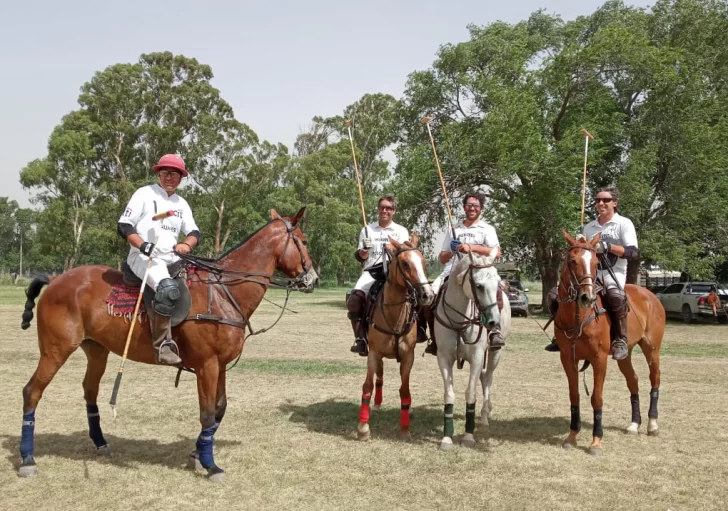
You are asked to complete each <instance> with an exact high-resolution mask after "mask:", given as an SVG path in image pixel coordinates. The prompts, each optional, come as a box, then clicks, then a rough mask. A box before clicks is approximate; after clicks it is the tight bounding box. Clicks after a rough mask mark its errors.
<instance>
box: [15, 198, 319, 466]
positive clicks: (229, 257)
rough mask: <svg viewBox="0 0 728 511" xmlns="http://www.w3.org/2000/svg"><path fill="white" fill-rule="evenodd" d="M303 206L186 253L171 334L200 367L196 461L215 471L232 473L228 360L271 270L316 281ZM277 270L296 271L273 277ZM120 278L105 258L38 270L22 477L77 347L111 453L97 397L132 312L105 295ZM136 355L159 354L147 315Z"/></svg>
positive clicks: (307, 283)
mask: <svg viewBox="0 0 728 511" xmlns="http://www.w3.org/2000/svg"><path fill="white" fill-rule="evenodd" d="M304 210H305V208H301V210H300V211H299V212H298V213H297V214H296V215H295V216H294V217H293V218H290V219H289V218H284V217H281V216H280V215H278V213H276V211H275V210H271V218H272V220H271V221H270V222H269V223H268V224H266V225H265V226H264V227H262V228H261V229H259V230H258V231H257V232H255V233H253V234H252V235H251V236H250V237H249V238H248V239H247V241H245V242H244V243H241V244H240V245H238V246H236V247H235V248H233V249H231V250H229V251H228V252H226V253H225V254H223V255H222V256H220V257H219V258H218V259H217V260H215V261H212V260H204V259H197V258H194V257H189V256H184V257H185V259H187V261H188V264H189V265H190V268H191V275H192V278H191V282H190V284H189V289H190V294H191V297H192V305H191V308H190V315H189V316H188V317H187V319H186V320H185V321H184V322H182V323H181V324H180V325H178V326H177V327H175V328H174V329H173V336H174V338H175V339H176V340H177V343H178V345H179V351H180V353H179V355H180V357H181V358H182V361H183V364H184V366H185V367H187V368H190V369H193V370H194V372H195V374H196V375H197V392H198V395H199V403H200V423H201V425H202V432H201V433H200V436H199V437H198V440H197V444H196V449H195V451H194V452H193V453H192V454H191V456H193V457H194V460H191V461H196V462H197V463H198V464H199V465H201V466H202V467H203V468H205V469H206V470H207V474H208V476H209V477H210V478H211V479H213V480H219V479H222V478H223V477H224V472H223V470H222V469H220V468H219V467H217V466H216V465H215V461H214V458H213V436H214V433H215V431H216V430H217V428H218V426H219V425H220V421H222V418H223V416H224V415H225V408H226V406H227V397H226V392H225V371H226V366H227V364H228V363H229V362H231V361H233V360H235V359H236V357H238V356H239V355H240V354H241V353H242V350H243V344H244V342H245V328H246V326H247V327H248V328H250V323H249V318H250V316H251V315H252V314H253V312H254V311H255V309H256V308H257V307H258V305H259V304H260V302H261V300H262V299H263V295H264V294H265V292H266V289H267V288H268V287H269V286H271V285H273V281H272V280H271V279H279V280H283V281H285V282H288V287H289V288H290V289H296V290H302V291H308V292H310V291H313V286H314V284H315V282H316V280H317V277H316V273H315V272H314V271H313V269H312V268H311V259H310V258H309V255H308V251H307V249H306V237H305V235H304V234H303V232H302V231H301V229H300V228H299V227H298V222H299V220H300V219H301V218H302V216H303V213H304ZM275 270H279V271H281V272H283V273H284V274H286V275H287V276H288V278H286V279H281V278H280V277H277V276H274V275H273V273H274V271H275ZM121 281H122V273H121V272H119V271H116V270H113V269H111V268H108V267H106V266H79V267H77V268H73V269H71V270H69V271H68V272H66V273H63V274H62V275H60V276H58V277H55V278H53V280H52V281H50V280H49V279H48V278H47V277H38V278H36V279H34V280H33V281H32V282H31V284H30V286H29V288H28V290H27V291H26V294H27V296H28V302H27V303H26V306H25V309H26V311H25V312H24V313H23V324H22V327H23V328H24V329H25V328H28V327H29V326H30V321H31V319H32V318H33V313H32V309H33V307H34V305H35V303H34V301H35V299H36V298H37V297H38V295H39V294H40V291H41V288H42V287H43V286H44V285H46V284H49V282H50V284H49V285H48V288H47V289H46V290H45V292H44V293H43V295H42V296H41V297H40V300H39V301H38V311H37V315H38V321H37V323H38V344H39V348H40V360H39V361H38V368H37V369H36V371H35V373H34V374H33V376H32V377H31V378H30V381H29V382H28V384H27V385H26V386H25V388H24V389H23V413H24V415H23V428H22V437H21V443H20V454H21V457H22V464H21V466H20V468H19V473H20V475H21V476H33V475H35V474H36V473H37V467H36V463H35V460H34V458H33V454H34V445H33V444H34V438H33V434H34V428H35V410H36V407H37V406H38V401H40V399H41V396H42V395H43V391H44V390H45V388H46V386H48V384H49V383H50V382H51V380H52V379H53V377H54V376H55V374H56V372H57V371H58V369H60V367H61V366H62V365H63V364H64V363H65V362H66V360H67V359H68V357H69V356H70V355H71V353H73V352H74V351H75V350H76V349H77V348H78V347H79V346H80V347H81V348H82V349H83V350H84V352H85V353H86V357H87V359H88V366H87V369H86V376H85V378H84V380H83V389H84V398H85V400H86V409H87V414H88V421H89V434H90V436H91V439H92V440H93V441H94V443H95V444H96V447H97V449H98V452H99V454H109V453H110V450H109V446H108V444H107V443H106V440H105V439H104V436H103V433H102V431H101V426H100V419H99V411H98V406H97V403H96V398H97V396H98V394H99V382H100V381H101V377H102V376H103V374H104V371H105V369H106V360H107V357H108V356H109V352H110V351H113V352H114V353H116V354H117V355H121V353H122V352H123V350H124V345H125V341H126V336H127V333H128V329H129V324H128V322H127V321H125V320H124V319H123V318H120V317H115V316H112V315H110V314H109V312H108V310H107V305H106V303H105V298H106V297H107V296H108V295H109V292H110V290H111V289H112V287H113V286H115V285H118V284H119V283H120V282H121ZM251 331H252V329H251ZM129 358H130V359H131V360H135V361H137V362H144V363H147V364H154V363H155V358H154V349H153V347H152V342H151V333H150V329H149V328H148V327H147V326H146V324H145V325H144V327H142V326H141V325H139V328H135V329H134V332H133V336H132V339H131V343H130V348H129ZM151 404H152V403H150V405H151Z"/></svg>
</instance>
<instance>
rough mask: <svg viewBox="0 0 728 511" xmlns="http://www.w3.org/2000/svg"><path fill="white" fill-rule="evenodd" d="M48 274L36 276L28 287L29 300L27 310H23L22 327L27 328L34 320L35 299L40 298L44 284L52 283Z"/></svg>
mask: <svg viewBox="0 0 728 511" xmlns="http://www.w3.org/2000/svg"><path fill="white" fill-rule="evenodd" d="M50 281H51V280H50V279H49V278H48V275H39V276H37V277H36V278H34V279H33V280H32V281H31V283H30V285H29V286H28V289H26V290H25V296H26V297H27V298H28V300H27V301H26V302H25V310H24V311H23V322H22V323H21V324H20V328H22V329H23V330H27V329H28V328H29V327H30V322H31V321H32V320H33V308H35V299H36V298H38V295H39V294H40V290H41V289H43V286H45V285H46V284H49V283H50Z"/></svg>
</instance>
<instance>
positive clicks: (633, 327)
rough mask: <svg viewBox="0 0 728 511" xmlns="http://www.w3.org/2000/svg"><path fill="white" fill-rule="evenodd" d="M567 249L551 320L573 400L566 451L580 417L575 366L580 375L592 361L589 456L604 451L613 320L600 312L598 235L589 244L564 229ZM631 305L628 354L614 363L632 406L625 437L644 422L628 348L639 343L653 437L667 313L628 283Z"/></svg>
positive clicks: (649, 295)
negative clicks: (647, 383)
mask: <svg viewBox="0 0 728 511" xmlns="http://www.w3.org/2000/svg"><path fill="white" fill-rule="evenodd" d="M563 235H564V238H565V239H566V241H567V243H568V244H569V249H568V251H567V253H566V257H565V258H564V263H563V266H562V268H561V280H560V283H559V294H558V301H559V308H558V311H557V313H556V318H555V319H554V333H555V334H556V341H557V342H558V344H559V348H560V350H561V364H562V365H563V366H564V371H566V376H567V378H568V379H569V398H570V401H571V425H570V427H569V429H570V432H569V436H568V437H567V438H566V440H564V443H563V446H564V448H567V449H568V448H572V447H576V437H577V435H578V433H579V430H580V429H581V417H580V414H579V375H578V370H577V363H578V361H579V360H585V361H586V363H585V364H584V367H583V368H582V371H583V370H584V369H586V367H587V366H588V364H589V363H590V364H591V365H592V366H593V368H594V389H593V393H592V397H591V403H592V408H593V410H594V427H593V432H592V436H593V438H592V443H591V447H590V449H589V452H590V454H595V455H597V454H601V450H602V437H603V430H602V403H603V400H602V390H603V388H604V378H605V376H606V374H607V362H608V357H609V352H610V338H611V336H610V328H611V322H610V319H609V315H608V314H604V311H603V309H602V300H601V296H599V295H598V288H597V287H598V286H599V285H600V284H599V283H598V282H597V281H596V268H597V256H596V252H595V249H594V247H595V246H596V244H597V242H598V241H599V240H600V239H601V234H597V235H596V236H595V237H594V239H592V240H591V241H587V240H586V239H585V238H584V237H583V236H579V237H577V239H574V238H572V237H571V236H570V235H569V234H568V233H567V232H566V231H563ZM625 292H626V293H627V299H628V302H629V306H630V311H629V316H628V325H629V328H628V336H627V345H628V347H629V356H628V357H627V358H626V359H624V360H620V361H619V362H618V365H619V369H620V371H622V374H623V375H624V377H625V378H626V380H627V387H628V388H629V391H630V394H631V396H630V401H631V404H632V423H631V424H630V426H629V427H628V428H627V433H630V434H636V433H637V432H638V429H639V426H640V424H641V422H642V419H641V416H640V404H639V384H638V379H637V373H635V371H634V367H632V348H634V346H635V345H636V344H639V345H640V348H641V349H642V352H643V353H644V355H645V358H646V359H647V364H648V365H649V367H650V383H651V385H652V389H651V391H650V408H649V415H648V416H649V424H648V426H647V434H648V435H656V434H657V432H658V426H657V400H658V397H659V392H660V391H659V387H660V346H661V345H662V336H663V334H664V332H665V309H664V308H663V307H662V304H661V303H660V300H658V299H657V297H656V296H655V295H654V294H652V293H651V292H649V291H648V290H647V289H645V288H642V287H638V286H635V285H632V284H627V285H626V286H625Z"/></svg>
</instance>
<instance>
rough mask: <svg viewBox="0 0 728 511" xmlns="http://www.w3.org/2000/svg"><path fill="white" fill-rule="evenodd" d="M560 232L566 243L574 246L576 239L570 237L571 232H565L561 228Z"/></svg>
mask: <svg viewBox="0 0 728 511" xmlns="http://www.w3.org/2000/svg"><path fill="white" fill-rule="evenodd" d="M561 234H563V235H564V239H565V240H566V243H568V244H569V245H570V246H572V247H573V246H574V245H575V244H576V240H575V239H574V238H572V237H571V234H569V233H568V232H566V231H565V230H564V229H561Z"/></svg>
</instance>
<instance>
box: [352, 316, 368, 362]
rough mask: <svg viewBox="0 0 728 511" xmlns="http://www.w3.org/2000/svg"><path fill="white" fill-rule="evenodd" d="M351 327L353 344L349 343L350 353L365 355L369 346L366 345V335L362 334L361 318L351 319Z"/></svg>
mask: <svg viewBox="0 0 728 511" xmlns="http://www.w3.org/2000/svg"><path fill="white" fill-rule="evenodd" d="M351 328H352V330H354V344H352V345H351V348H349V350H350V351H351V352H352V353H358V354H359V356H362V357H366V356H367V355H368V354H369V347H368V346H367V340H366V335H364V332H363V330H364V329H363V328H362V325H361V320H360V319H352V320H351Z"/></svg>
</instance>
